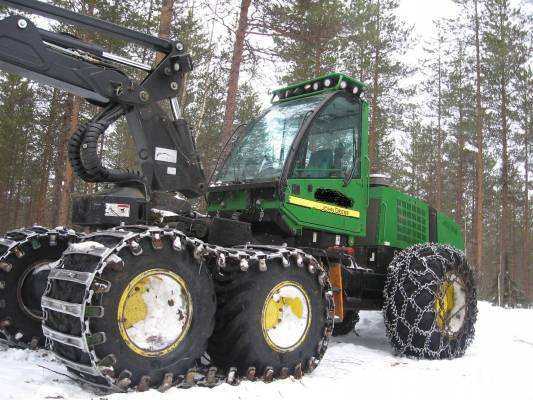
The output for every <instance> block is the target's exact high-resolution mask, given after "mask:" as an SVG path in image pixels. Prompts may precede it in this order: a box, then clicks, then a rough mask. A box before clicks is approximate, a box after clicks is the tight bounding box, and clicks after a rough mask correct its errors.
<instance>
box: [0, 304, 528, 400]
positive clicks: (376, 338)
mask: <svg viewBox="0 0 533 400" xmlns="http://www.w3.org/2000/svg"><path fill="white" fill-rule="evenodd" d="M476 330H477V333H476V339H475V341H474V343H473V345H472V346H471V347H470V348H469V349H468V351H467V353H466V355H465V356H464V357H463V358H461V359H457V360H453V361H449V360H445V361H416V360H409V359H406V358H399V357H394V356H392V354H391V349H390V347H389V345H388V342H387V339H386V337H385V329H384V326H383V321H382V319H381V315H380V313H377V312H365V313H362V315H361V321H360V323H359V324H358V329H357V333H358V336H357V335H355V334H350V335H348V336H345V337H344V338H343V340H342V341H340V340H334V343H332V344H331V346H330V348H329V350H328V351H327V353H326V356H325V358H324V360H323V361H322V363H321V364H320V365H319V367H318V368H317V370H316V371H315V372H314V373H313V374H311V375H308V376H305V377H304V378H303V379H302V380H301V381H293V380H292V379H287V380H284V381H277V382H274V383H271V384H264V383H251V382H244V383H242V384H241V385H239V386H236V387H234V386H229V385H226V384H225V385H222V386H218V387H216V388H214V389H205V388H193V389H188V390H183V389H175V388H173V389H171V390H169V391H168V392H166V393H159V392H157V391H154V390H151V391H149V392H145V393H130V394H114V395H109V396H101V395H99V394H96V393H94V392H92V391H90V390H89V389H87V388H83V387H81V386H80V385H78V384H76V383H74V382H72V381H71V380H70V379H69V378H67V377H64V376H61V375H58V374H56V373H54V372H51V371H49V370H47V369H45V368H50V369H53V370H54V371H61V372H65V371H64V369H63V367H62V366H60V365H59V364H57V363H56V362H55V361H53V360H52V356H51V355H50V354H49V353H47V352H45V351H39V352H32V351H26V350H13V349H11V350H7V349H4V348H0V399H2V400H3V399H17V400H19V399H24V400H26V399H95V400H97V399H103V398H107V399H109V400H123V399H128V400H158V399H163V400H170V399H179V400H192V399H194V400H200V399H202V400H203V399H216V400H225V399H228V400H229V399H231V400H235V399H265V400H266V399H268V400H275V399H291V400H293V399H294V400H300V399H315V398H321V399H324V398H326V397H327V398H331V397H333V396H338V395H345V396H346V395H347V396H349V398H351V399H356V398H363V399H365V398H373V399H374V398H375V399H394V400H396V399H421V398H428V399H432V400H435V399H446V400H450V399H453V400H460V399H461V400H462V399H468V400H471V399H483V400H486V399H531V400H533V386H532V378H533V310H504V309H500V308H496V307H492V306H490V305H489V304H487V303H480V304H479V317H478V323H477V326H476ZM346 398H348V397H346Z"/></svg>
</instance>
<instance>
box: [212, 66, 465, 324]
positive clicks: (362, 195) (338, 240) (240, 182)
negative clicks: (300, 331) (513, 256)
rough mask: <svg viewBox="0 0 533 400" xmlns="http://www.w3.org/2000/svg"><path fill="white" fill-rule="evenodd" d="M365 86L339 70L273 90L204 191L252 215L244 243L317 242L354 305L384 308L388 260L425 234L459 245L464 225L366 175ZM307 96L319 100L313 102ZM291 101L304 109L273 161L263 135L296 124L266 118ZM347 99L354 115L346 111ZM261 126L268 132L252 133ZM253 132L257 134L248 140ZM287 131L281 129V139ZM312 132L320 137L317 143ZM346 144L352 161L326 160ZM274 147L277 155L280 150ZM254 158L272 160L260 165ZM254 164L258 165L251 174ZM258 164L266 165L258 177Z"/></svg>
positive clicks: (234, 212) (216, 203)
mask: <svg viewBox="0 0 533 400" xmlns="http://www.w3.org/2000/svg"><path fill="white" fill-rule="evenodd" d="M365 90H366V86H365V85H364V84H363V83H361V82H359V81H357V80H354V79H351V78H349V77H347V76H345V75H343V74H337V73H335V74H329V75H325V76H321V77H319V78H316V79H313V80H310V81H306V82H302V83H299V84H296V85H290V86H288V87H284V88H281V89H277V90H274V91H273V92H272V95H273V99H272V104H273V105H272V107H271V108H270V109H269V110H270V112H269V110H267V111H266V112H265V113H264V114H262V116H260V117H259V118H258V120H256V121H254V122H252V123H251V124H250V125H249V126H248V127H247V129H246V130H245V131H244V133H243V134H242V135H241V137H240V138H239V139H237V141H236V144H235V146H234V147H233V150H232V151H231V153H230V155H229V156H228V158H227V159H226V161H225V163H224V165H223V166H222V168H221V169H220V172H219V174H218V178H217V179H216V182H214V183H213V184H211V186H210V188H209V192H210V193H209V196H208V213H209V215H210V216H212V217H221V218H225V219H233V220H239V221H245V222H247V223H249V224H250V225H251V233H252V238H251V239H250V241H253V242H259V243H263V244H278V245H279V244H283V243H286V244H287V245H289V246H294V247H301V248H305V249H306V251H309V249H314V250H315V251H316V252H317V254H318V255H319V254H320V252H323V253H325V254H327V255H328V257H329V260H330V262H331V263H336V262H338V263H339V264H340V265H342V268H343V273H342V277H343V280H344V282H343V283H342V286H343V288H344V290H345V291H346V289H348V290H347V293H348V295H350V293H351V295H352V296H353V297H354V298H353V299H352V303H353V304H354V307H353V308H355V309H375V308H379V307H381V303H380V299H381V290H382V288H383V284H384V280H385V276H386V270H387V266H388V264H389V263H390V261H391V260H392V258H393V257H394V255H396V254H397V253H398V252H400V251H401V250H403V249H405V248H408V247H410V246H412V245H415V244H418V243H427V242H433V243H441V244H449V245H452V246H454V247H455V248H457V249H459V250H463V249H464V237H463V233H462V230H461V227H460V226H459V225H458V224H457V223H455V222H454V221H453V220H452V219H451V218H450V217H449V216H447V215H446V214H444V213H442V212H440V211H437V210H435V209H434V208H432V207H430V206H429V205H428V204H427V203H425V202H424V201H422V200H420V199H418V198H416V197H413V196H409V195H407V194H405V193H402V192H401V191H399V190H396V189H395V188H392V187H390V186H388V184H387V183H386V180H385V177H383V176H371V175H370V162H369V157H368V131H369V130H368V120H369V108H368V103H367V102H366V101H365V100H364V99H363V98H362V97H361V94H362V93H364V91H365ZM313 101H314V102H315V103H316V104H315V103H312V104H311V106H309V102H313ZM334 102H337V103H339V104H338V105H337V106H335V105H334ZM344 103H346V104H344ZM348 104H349V107H348V106H347V105H348ZM290 107H292V108H294V109H297V108H298V107H300V108H302V112H303V113H304V117H303V118H300V119H298V120H297V125H298V126H297V128H294V130H295V131H297V133H295V134H294V135H293V137H289V140H292V142H291V143H284V144H283V145H282V148H280V146H277V145H276V146H274V147H275V150H276V151H275V153H276V156H275V157H274V158H275V160H273V157H271V156H270V155H264V156H263V155H260V156H257V155H256V153H257V154H260V153H261V152H262V151H264V152H266V153H268V152H269V150H268V149H270V145H271V144H270V143H269V140H271V139H272V137H276V138H278V137H277V136H275V135H277V133H274V134H272V131H271V130H269V129H284V130H286V129H287V128H286V127H287V126H291V124H294V118H293V116H294V115H293V114H291V112H287V113H286V115H285V116H284V117H283V118H282V120H281V123H280V120H277V119H272V118H271V119H270V120H269V119H268V118H269V115H270V114H272V113H274V112H276V109H279V110H281V111H280V112H282V113H283V112H285V111H283V110H290V109H291V108H290ZM305 107H308V108H309V107H310V108H309V110H308V109H306V108H305ZM343 107H344V108H343ZM350 107H351V109H352V110H354V111H353V115H352V114H350V116H349V117H346V115H348V114H346V113H349V112H350V111H349V110H350ZM328 110H329V111H328ZM339 110H342V111H339ZM347 110H348V111H347ZM328 113H329V114H328ZM343 113H344V114H343ZM296 114H297V113H296ZM287 115H288V116H287ZM291 118H292V119H291ZM343 121H344V122H343ZM346 121H351V122H349V123H346ZM262 123H263V124H267V125H268V124H277V125H276V127H277V128H276V127H271V126H270V127H268V126H267V127H266V128H265V127H261V124H262ZM335 124H338V125H339V126H336V125H335ZM350 124H352V125H350ZM257 126H259V127H260V128H257ZM258 129H262V131H261V132H260V133H263V132H266V134H265V135H261V134H257V132H256V131H257V130H258ZM350 129H351V130H350ZM351 131H353V133H354V135H355V136H354V139H353V141H351V142H349V143H348V142H346V141H344V142H342V141H339V142H338V143H337V144H336V145H335V144H333V143H334V142H335V141H336V140H338V136H339V135H340V136H342V135H344V136H343V137H344V138H347V137H348V136H347V133H346V132H351ZM269 132H270V133H269ZM322 132H327V134H326V136H327V137H321V136H320V135H321V134H322ZM250 135H251V136H253V135H255V136H254V137H253V140H252V139H250V137H249V136H250ZM269 135H270V136H269ZM272 135H274V136H272ZM350 135H351V133H350ZM286 136H287V135H286V134H285V133H284V134H283V141H285V139H286ZM288 136H290V135H288ZM310 137H315V138H317V139H316V140H315V143H314V144H312V143H311V139H310ZM278 139H279V138H278ZM350 140H351V139H350ZM352 142H353V143H352ZM347 143H348V144H347ZM350 143H352V144H353V149H354V150H353V152H354V156H353V160H351V162H349V163H348V164H347V165H346V166H345V168H344V169H342V168H341V169H342V171H341V172H342V173H341V172H339V171H338V169H339V168H335V166H332V164H335V163H336V164H337V165H336V167H339V162H336V161H335V158H341V157H337V155H336V154H337V152H339V151H341V150H342V148H344V150H343V151H344V154H346V152H347V151H348V148H351V146H352V145H351V144H350ZM306 146H307V150H305V148H306ZM313 146H314V147H313ZM328 146H329V148H328ZM309 148H311V149H309ZM302 149H303V150H302ZM313 149H314V151H313ZM339 149H340V150H339ZM306 152H307V155H306V156H305V154H304V153H306ZM278 153H280V154H282V155H279V157H278ZM298 154H304V156H301V157H299V156H298ZM313 154H318V155H322V156H324V155H326V156H327V157H323V158H326V159H327V158H328V157H329V162H330V164H331V165H327V163H323V164H322V165H319V164H320V163H319V162H315V161H313V157H314V156H313ZM331 154H335V156H332V155H331ZM261 157H264V158H263V159H262V158H261ZM344 157H345V156H344ZM314 158H315V159H317V158H319V157H318V156H317V157H314ZM345 158H346V157H345ZM254 160H255V161H254ZM265 160H267V161H268V162H266V161H265ZM258 163H261V164H265V163H267V164H268V165H269V167H268V168H264V167H261V168H262V169H261V168H259V167H257V164H258ZM276 163H280V164H279V166H278V168H273V167H272V166H276ZM344 163H345V164H346V161H345V162H344ZM311 164H313V165H311ZM254 168H255V169H256V170H259V171H260V173H259V174H256V176H247V174H248V171H249V170H250V169H254ZM261 171H267V172H271V173H270V174H269V173H267V174H266V175H267V176H264V175H265V174H264V173H262V172H261ZM252 175H253V174H252ZM243 177H244V178H243ZM339 252H341V253H344V254H349V255H351V256H353V258H354V259H355V260H356V262H357V268H356V272H353V269H352V270H351V267H346V264H348V263H346V262H343V261H342V257H340V258H339V256H338V253H339ZM335 254H337V256H335ZM356 299H357V300H356ZM367 300H368V301H367ZM349 303H350V301H348V304H349ZM348 308H349V307H348ZM341 318H342V316H341Z"/></svg>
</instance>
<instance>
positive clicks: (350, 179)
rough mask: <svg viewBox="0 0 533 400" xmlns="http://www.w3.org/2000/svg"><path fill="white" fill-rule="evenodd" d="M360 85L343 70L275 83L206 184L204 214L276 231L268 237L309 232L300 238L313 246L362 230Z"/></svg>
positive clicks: (364, 184)
mask: <svg viewBox="0 0 533 400" xmlns="http://www.w3.org/2000/svg"><path fill="white" fill-rule="evenodd" d="M364 90H366V86H365V85H364V84H363V83H361V82H359V81H356V80H354V79H351V78H349V77H347V76H345V75H343V74H330V75H326V76H323V77H320V78H316V79H313V80H311V81H307V82H303V83H300V84H296V85H291V86H288V87H286V88H282V89H277V90H274V91H273V97H272V106H271V107H270V108H269V109H267V110H266V111H264V112H263V113H262V114H261V115H260V116H259V117H258V118H257V119H256V120H254V121H253V122H252V123H250V124H249V125H248V127H247V128H246V129H245V130H244V131H243V133H242V134H241V136H240V137H239V138H238V139H237V141H236V143H235V145H234V146H233V148H232V150H231V152H230V153H229V155H228V157H227V158H226V159H225V161H224V163H223V165H222V167H221V168H220V169H219V171H218V174H217V176H216V178H215V180H214V183H213V184H212V185H211V186H210V188H209V198H208V211H209V213H210V214H211V215H213V216H219V217H223V218H228V219H232V220H238V221H243V222H248V223H251V224H252V227H251V230H252V232H253V236H254V239H257V238H258V237H260V236H261V237H262V236H264V235H261V233H262V231H264V232H272V231H277V233H278V234H277V235H270V236H275V239H272V238H270V239H271V240H267V242H277V241H284V240H285V241H287V240H288V241H294V237H295V236H296V237H299V238H303V237H305V236H309V235H311V239H310V240H305V242H310V243H309V244H313V245H317V243H318V242H319V241H320V240H319V239H320V238H322V237H323V238H326V239H325V240H324V243H323V245H324V246H327V245H335V244H337V245H338V244H348V243H351V242H353V240H354V238H355V236H356V235H358V234H359V235H363V234H364V229H365V221H366V214H365V213H364V208H366V205H367V203H368V200H367V199H368V190H367V188H368V179H367V178H366V177H367V175H368V174H367V169H368V162H367V160H368V157H367V151H366V143H367V134H366V129H367V121H366V119H367V118H368V105H367V103H366V102H365V101H364V100H362V99H361V97H360V95H361V94H362V93H363V92H364ZM318 231H320V234H318V233H316V232H318ZM308 232H314V233H308ZM339 233H341V234H342V235H339ZM313 237H314V238H315V239H316V242H315V243H312V242H313V240H312V238H313ZM350 237H351V238H352V239H350ZM239 240H242V238H239ZM260 240H261V241H264V238H262V239H260ZM294 244H295V245H296V244H298V245H302V244H303V242H302V241H299V240H296V242H295V243H294Z"/></svg>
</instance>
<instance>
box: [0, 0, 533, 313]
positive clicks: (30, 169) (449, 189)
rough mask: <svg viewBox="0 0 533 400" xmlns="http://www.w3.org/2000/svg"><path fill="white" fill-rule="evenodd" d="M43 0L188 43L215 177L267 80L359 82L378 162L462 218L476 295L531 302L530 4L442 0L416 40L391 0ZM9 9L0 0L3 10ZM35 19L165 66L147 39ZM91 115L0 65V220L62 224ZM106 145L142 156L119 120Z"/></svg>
mask: <svg viewBox="0 0 533 400" xmlns="http://www.w3.org/2000/svg"><path fill="white" fill-rule="evenodd" d="M432 1H434V2H435V3H437V0H432ZM48 2H49V3H53V4H55V5H59V6H62V7H65V8H68V9H70V10H74V11H77V12H80V13H83V14H86V15H91V16H95V17H97V18H101V19H104V20H107V21H111V22H115V23H118V24H121V25H124V26H127V27H129V28H133V29H135V30H139V31H143V32H146V33H150V34H152V35H158V36H161V37H170V38H172V39H174V40H179V41H180V42H182V43H183V44H184V45H185V47H186V48H187V49H188V50H189V51H190V53H191V55H192V58H193V60H194V64H195V69H194V71H193V72H192V73H190V74H189V75H188V76H187V78H186V79H184V80H183V81H182V82H181V83H180V89H179V96H178V99H179V103H180V106H181V107H182V110H183V111H184V115H185V117H186V118H187V119H188V121H189V123H190V125H191V127H192V130H193V132H194V136H195V139H196V142H197V147H198V150H199V153H200V157H201V160H202V163H203V166H204V169H205V171H206V175H207V176H209V175H210V173H211V171H212V170H213V168H214V166H215V163H216V159H217V157H218V155H219V153H220V152H221V150H222V147H223V145H224V143H225V142H226V140H227V139H228V138H229V137H230V136H231V134H232V132H233V130H234V128H235V127H236V126H238V125H240V124H243V123H246V122H249V121H250V120H251V119H253V118H254V117H255V116H257V115H258V113H259V112H260V110H261V109H262V108H264V107H265V106H267V105H268V94H267V93H268V90H269V89H272V88H274V87H276V86H280V85H283V84H286V83H294V82H296V81H300V80H305V79H308V78H311V77H314V76H318V75H321V74H324V73H327V72H332V71H339V72H344V73H346V74H348V75H350V76H353V77H354V78H357V79H359V80H362V81H364V82H366V83H367V84H368V85H369V90H368V92H367V93H366V98H367V100H368V102H369V104H370V112H371V119H370V128H369V154H370V158H371V162H372V170H373V172H379V173H385V174H387V175H389V176H390V178H391V182H392V184H393V185H394V186H396V187H398V188H401V189H402V190H404V191H406V192H407V193H409V194H411V195H414V196H417V197H419V198H422V199H424V200H426V201H427V202H428V203H429V204H430V205H431V206H433V207H435V208H438V209H442V210H444V211H446V212H448V213H449V214H450V215H451V216H453V218H454V219H455V220H456V221H457V223H459V224H460V225H461V226H462V227H463V229H464V232H465V241H466V253H467V256H468V258H469V260H470V262H471V263H472V265H473V266H474V267H475V268H476V270H477V272H478V274H479V278H480V287H479V292H480V297H481V298H483V299H488V300H491V301H493V302H496V303H498V302H499V303H500V304H502V305H506V306H530V307H531V306H532V303H533V278H532V274H533V254H532V253H533V251H532V247H533V246H531V242H532V236H533V235H532V223H531V220H532V210H531V202H532V194H533V184H532V183H531V177H532V175H533V174H532V172H533V166H532V164H533V160H532V157H531V155H532V154H533V152H532V147H533V107H532V101H533V99H532V97H533V95H532V93H533V90H532V88H533V72H532V68H533V57H532V47H533V29H532V28H533V15H532V14H533V12H532V10H533V4H532V3H531V2H529V3H520V2H518V1H509V0H449V3H450V6H453V9H454V10H455V12H454V13H453V15H452V16H451V17H448V18H439V19H437V20H434V21H433V22H432V29H431V30H430V32H428V34H427V35H424V36H423V37H417V36H416V35H415V34H414V33H413V28H414V26H410V25H409V24H408V23H407V22H406V21H405V20H403V19H402V17H401V13H400V12H399V9H400V1H398V0H272V1H267V0H146V1H137V0H50V1H48ZM426 2H429V0H424V3H426ZM439 2H440V1H439ZM12 12H13V10H9V9H7V8H6V7H5V6H0V14H1V15H7V14H9V13H12ZM32 19H33V20H34V21H35V22H36V23H37V24H38V25H41V26H42V24H43V23H44V24H45V26H48V27H49V28H52V29H54V30H57V31H62V32H64V31H66V32H69V33H71V34H74V35H76V36H79V37H83V38H84V39H85V40H89V41H95V42H98V43H100V44H104V45H105V46H106V48H107V49H108V51H111V52H113V53H116V54H119V55H122V56H125V57H128V58H131V59H135V60H137V61H142V62H144V63H155V62H156V55H155V54H153V53H152V52H150V51H147V50H146V49H143V48H137V47H135V46H132V45H130V44H127V43H124V42H121V41H118V40H113V39H109V38H107V37H102V36H100V35H99V34H97V33H94V32H86V31H85V32H84V31H79V30H78V29H76V28H75V27H72V26H63V25H54V24H53V23H51V22H50V21H44V22H43V19H42V18H32ZM424 22H425V23H426V25H427V21H424ZM413 48H418V49H420V51H418V52H417V53H416V54H417V56H416V60H415V62H412V51H411V50H412V49H413ZM410 58H411V60H410ZM270 85H272V86H273V87H269V86H270ZM95 112H96V109H95V107H94V106H91V105H89V104H88V103H86V102H84V101H82V99H80V98H77V97H75V96H72V95H68V94H66V93H63V92H60V91H58V90H55V89H53V88H50V87H44V86H41V85H38V84H36V83H34V82H31V81H28V80H26V79H21V78H19V77H17V76H14V75H9V74H5V73H0V155H1V156H0V231H1V232H4V231H6V230H9V229H12V228H16V227H21V226H29V225H32V224H40V225H45V226H56V225H68V222H69V213H70V205H71V196H72V194H73V193H92V192H94V191H96V190H99V189H102V187H100V188H99V187H98V186H97V185H96V184H91V183H84V182H82V181H81V180H79V179H75V178H74V177H73V174H72V170H71V168H70V166H69V165H68V162H67V154H66V143H67V141H68V138H69V137H70V135H71V133H72V132H73V130H74V129H75V128H76V126H77V125H78V124H79V123H81V122H83V121H85V120H87V119H90V118H91V116H92V115H94V114H95ZM100 151H101V153H102V156H103V158H104V160H105V163H106V164H107V165H109V166H112V167H119V166H122V167H124V166H126V167H130V168H134V167H135V166H136V157H135V151H134V148H133V143H132V140H131V138H130V137H129V134H128V132H127V129H126V125H125V123H124V122H119V123H118V124H116V126H115V127H114V129H113V131H112V134H107V135H105V137H104V139H103V140H102V142H101V147H100ZM498 288H499V290H498Z"/></svg>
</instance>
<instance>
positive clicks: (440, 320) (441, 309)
mask: <svg viewBox="0 0 533 400" xmlns="http://www.w3.org/2000/svg"><path fill="white" fill-rule="evenodd" d="M438 292H439V293H438V298H437V301H436V302H435V311H436V313H437V326H438V327H439V329H440V330H444V329H445V328H446V321H447V320H448V317H449V315H450V312H451V311H452V309H453V306H454V299H453V284H452V283H451V282H448V281H444V282H442V283H441V285H440V286H439V291H438Z"/></svg>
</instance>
